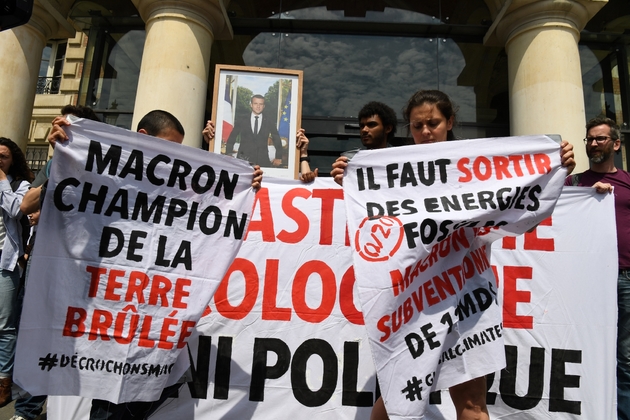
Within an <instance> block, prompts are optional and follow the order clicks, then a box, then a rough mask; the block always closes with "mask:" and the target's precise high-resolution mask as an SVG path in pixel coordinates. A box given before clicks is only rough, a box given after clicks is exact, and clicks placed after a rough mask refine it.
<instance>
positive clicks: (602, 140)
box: [584, 136, 612, 144]
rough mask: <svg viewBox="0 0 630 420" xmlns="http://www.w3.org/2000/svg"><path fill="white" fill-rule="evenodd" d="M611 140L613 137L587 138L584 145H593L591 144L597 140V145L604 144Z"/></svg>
mask: <svg viewBox="0 0 630 420" xmlns="http://www.w3.org/2000/svg"><path fill="white" fill-rule="evenodd" d="M610 138H612V137H610V136H597V137H586V138H585V139H584V143H586V144H591V143H593V140H595V141H596V142H597V144H602V143H603V142H605V141H606V140H608V139H610Z"/></svg>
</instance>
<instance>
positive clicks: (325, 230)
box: [313, 188, 350, 246]
mask: <svg viewBox="0 0 630 420" xmlns="http://www.w3.org/2000/svg"><path fill="white" fill-rule="evenodd" d="M313 198H319V199H320V200H321V202H322V204H321V209H322V211H321V218H320V221H319V244H320V245H332V239H333V227H334V226H335V224H334V220H333V214H334V213H335V212H334V208H335V200H343V190H341V189H332V188H330V189H317V190H313ZM341 204H343V202H342V203H341ZM346 233H347V229H346ZM346 244H347V245H348V246H350V240H349V239H348V241H347V242H346Z"/></svg>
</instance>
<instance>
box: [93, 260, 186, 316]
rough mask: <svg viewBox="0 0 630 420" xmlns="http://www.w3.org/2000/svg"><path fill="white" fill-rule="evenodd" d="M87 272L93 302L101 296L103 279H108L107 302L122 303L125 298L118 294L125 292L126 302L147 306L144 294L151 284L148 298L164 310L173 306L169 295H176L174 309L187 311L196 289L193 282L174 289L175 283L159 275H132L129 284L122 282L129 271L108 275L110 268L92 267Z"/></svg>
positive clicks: (181, 282) (180, 281)
mask: <svg viewBox="0 0 630 420" xmlns="http://www.w3.org/2000/svg"><path fill="white" fill-rule="evenodd" d="M85 271H87V272H88V273H90V289H89V291H88V297H90V298H96V297H97V296H98V290H99V286H100V285H101V279H102V277H103V276H107V281H106V283H105V292H104V294H103V299H104V300H111V301H115V302H118V301H120V300H121V297H122V294H119V293H117V291H121V292H124V296H125V301H126V302H133V301H134V298H135V300H136V303H137V304H144V303H145V299H146V297H145V295H144V293H145V291H146V289H147V287H148V286H149V284H151V287H150V291H149V296H148V304H149V305H154V306H157V305H158V304H159V305H160V306H163V307H168V306H169V305H171V304H170V303H169V294H172V306H173V307H174V308H179V309H186V308H187V307H188V302H186V301H185V300H186V299H187V298H188V297H189V296H190V290H189V289H190V286H191V285H192V281H191V280H190V279H185V278H178V279H177V280H176V281H175V288H173V282H172V281H171V280H170V279H169V278H168V277H165V276H161V275H158V274H156V275H154V276H153V278H151V277H149V276H147V275H146V274H145V273H143V272H140V271H131V272H129V275H128V278H127V281H118V279H119V278H123V277H125V276H126V275H127V273H126V272H125V271H123V270H116V269H111V270H109V272H108V270H107V268H104V267H92V266H89V265H88V266H87V267H86V268H85Z"/></svg>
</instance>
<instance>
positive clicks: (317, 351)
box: [291, 338, 339, 407]
mask: <svg viewBox="0 0 630 420" xmlns="http://www.w3.org/2000/svg"><path fill="white" fill-rule="evenodd" d="M313 355H318V356H319V357H320V358H321V359H322V363H323V365H324V368H323V376H322V386H321V388H320V389H318V390H316V391H313V390H311V389H310V388H309V386H308V383H307V381H306V365H307V363H308V360H309V359H310V357H311V356H313ZM338 376H339V368H338V367H337V355H336V354H335V350H334V349H333V348H332V346H331V345H330V344H329V343H328V342H326V341H324V340H320V339H315V338H314V339H310V340H306V341H305V342H304V343H302V344H301V345H300V347H298V348H297V349H296V350H295V354H294V356H293V361H292V362H291V388H292V389H293V396H294V397H295V399H296V400H297V401H299V402H300V403H301V404H303V405H304V406H306V407H320V406H322V405H324V404H325V403H326V402H327V401H328V400H330V398H331V397H332V396H333V394H334V393H335V388H336V385H337V378H338Z"/></svg>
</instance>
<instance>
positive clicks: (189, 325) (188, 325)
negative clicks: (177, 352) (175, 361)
mask: <svg viewBox="0 0 630 420" xmlns="http://www.w3.org/2000/svg"><path fill="white" fill-rule="evenodd" d="M194 327H195V321H183V322H182V327H181V330H180V331H181V332H180V335H179V340H177V348H178V349H183V348H184V347H185V346H186V339H187V338H188V337H190V334H192V331H193V328H194Z"/></svg>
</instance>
